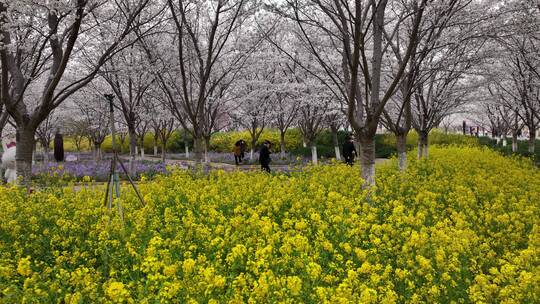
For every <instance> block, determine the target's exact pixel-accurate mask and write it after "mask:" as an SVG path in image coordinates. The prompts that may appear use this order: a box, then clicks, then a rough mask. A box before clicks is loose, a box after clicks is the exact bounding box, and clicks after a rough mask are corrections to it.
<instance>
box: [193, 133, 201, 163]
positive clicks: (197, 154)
mask: <svg viewBox="0 0 540 304" xmlns="http://www.w3.org/2000/svg"><path fill="white" fill-rule="evenodd" d="M193 140H194V154H195V160H196V161H197V162H202V160H203V152H204V140H203V138H202V136H194V138H193Z"/></svg>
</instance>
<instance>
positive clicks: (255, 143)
mask: <svg viewBox="0 0 540 304" xmlns="http://www.w3.org/2000/svg"><path fill="white" fill-rule="evenodd" d="M256 145H257V140H256V139H255V138H254V137H251V151H250V152H249V160H251V161H253V152H254V151H255V146H256Z"/></svg>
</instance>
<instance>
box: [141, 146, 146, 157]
mask: <svg viewBox="0 0 540 304" xmlns="http://www.w3.org/2000/svg"><path fill="white" fill-rule="evenodd" d="M144 157H145V154H144V146H142V147H141V159H142V160H144Z"/></svg>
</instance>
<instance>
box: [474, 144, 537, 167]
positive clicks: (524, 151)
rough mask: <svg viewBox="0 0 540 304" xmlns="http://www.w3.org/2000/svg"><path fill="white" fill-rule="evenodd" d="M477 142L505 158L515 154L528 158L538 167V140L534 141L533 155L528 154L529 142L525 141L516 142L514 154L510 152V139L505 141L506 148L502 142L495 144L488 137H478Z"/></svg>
mask: <svg viewBox="0 0 540 304" xmlns="http://www.w3.org/2000/svg"><path fill="white" fill-rule="evenodd" d="M479 142H480V144H481V145H483V146H487V147H490V148H491V149H494V150H496V151H499V152H501V153H502V154H504V155H507V156H509V155H514V154H515V155H520V156H523V157H530V158H532V159H533V161H534V162H535V163H536V165H537V166H540V140H536V143H535V153H530V152H529V142H528V141H527V140H518V149H517V152H516V153H514V152H513V151H512V138H508V139H507V145H506V147H504V146H503V145H502V142H501V143H499V144H497V140H496V139H492V138H489V137H480V138H479Z"/></svg>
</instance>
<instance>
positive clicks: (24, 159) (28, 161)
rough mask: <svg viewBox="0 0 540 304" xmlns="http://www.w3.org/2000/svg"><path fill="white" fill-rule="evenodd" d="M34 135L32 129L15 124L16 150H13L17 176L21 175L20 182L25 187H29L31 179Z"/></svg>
mask: <svg viewBox="0 0 540 304" xmlns="http://www.w3.org/2000/svg"><path fill="white" fill-rule="evenodd" d="M34 135H35V130H34V129H31V128H29V127H24V126H17V150H16V152H15V162H16V166H17V176H18V177H22V183H23V185H24V186H27V187H30V183H31V179H32V154H33V152H34V146H35V139H34Z"/></svg>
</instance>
